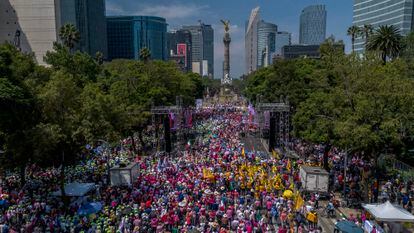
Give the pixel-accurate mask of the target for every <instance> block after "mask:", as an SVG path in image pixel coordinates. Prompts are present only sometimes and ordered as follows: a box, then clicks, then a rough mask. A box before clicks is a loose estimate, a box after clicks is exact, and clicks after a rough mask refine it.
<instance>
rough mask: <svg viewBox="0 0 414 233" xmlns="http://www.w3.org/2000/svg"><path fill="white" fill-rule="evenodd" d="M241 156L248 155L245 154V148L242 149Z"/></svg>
mask: <svg viewBox="0 0 414 233" xmlns="http://www.w3.org/2000/svg"><path fill="white" fill-rule="evenodd" d="M241 154H242V156H243V157H246V154H245V152H244V147H243V148H242V151H241Z"/></svg>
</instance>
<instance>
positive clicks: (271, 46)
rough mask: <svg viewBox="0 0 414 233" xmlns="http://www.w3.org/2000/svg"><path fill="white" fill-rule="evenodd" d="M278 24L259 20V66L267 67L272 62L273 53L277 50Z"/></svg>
mask: <svg viewBox="0 0 414 233" xmlns="http://www.w3.org/2000/svg"><path fill="white" fill-rule="evenodd" d="M276 32H277V26H276V24H273V23H268V22H265V21H263V20H261V21H259V24H258V32H257V36H258V38H257V53H258V54H257V57H258V61H257V66H258V67H266V66H268V65H269V64H271V63H272V54H273V53H274V52H275V39H276Z"/></svg>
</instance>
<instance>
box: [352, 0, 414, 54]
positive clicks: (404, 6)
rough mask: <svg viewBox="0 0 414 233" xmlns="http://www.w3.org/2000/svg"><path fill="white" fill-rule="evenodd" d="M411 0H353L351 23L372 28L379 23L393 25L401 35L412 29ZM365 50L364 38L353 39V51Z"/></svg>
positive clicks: (413, 8)
mask: <svg viewBox="0 0 414 233" xmlns="http://www.w3.org/2000/svg"><path fill="white" fill-rule="evenodd" d="M413 12H414V1H413V0H376V1H372V0H354V9H353V14H354V16H353V19H352V23H353V25H356V26H358V27H363V26H364V25H365V24H367V25H368V24H370V25H372V26H373V28H377V27H379V26H381V25H394V26H396V27H397V28H398V29H399V30H400V32H401V34H402V35H407V34H408V33H409V32H410V31H411V30H413V29H414V24H413V18H414V14H413ZM364 50H365V38H362V37H359V38H356V40H355V51H356V52H362V51H364Z"/></svg>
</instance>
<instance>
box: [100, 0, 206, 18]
mask: <svg viewBox="0 0 414 233" xmlns="http://www.w3.org/2000/svg"><path fill="white" fill-rule="evenodd" d="M208 8H209V6H208V5H195V4H178V3H175V4H169V5H165V4H160V5H156V4H154V3H152V4H139V5H135V6H131V5H126V6H124V5H121V4H119V3H116V2H114V1H107V4H106V11H107V14H108V15H149V16H159V17H163V18H166V19H167V21H168V20H179V19H186V18H190V17H194V16H199V15H201V14H206V10H208Z"/></svg>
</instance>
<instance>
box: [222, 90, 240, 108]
mask: <svg viewBox="0 0 414 233" xmlns="http://www.w3.org/2000/svg"><path fill="white" fill-rule="evenodd" d="M237 100H238V98H237V95H236V94H234V92H233V90H232V89H231V87H226V86H222V87H221V88H220V95H219V102H220V103H221V104H224V103H230V102H234V101H237Z"/></svg>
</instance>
